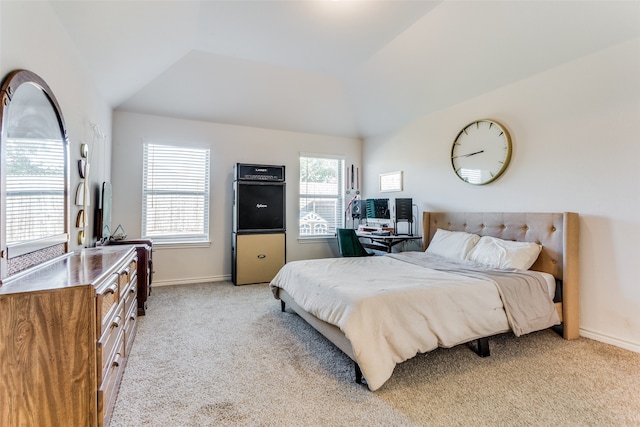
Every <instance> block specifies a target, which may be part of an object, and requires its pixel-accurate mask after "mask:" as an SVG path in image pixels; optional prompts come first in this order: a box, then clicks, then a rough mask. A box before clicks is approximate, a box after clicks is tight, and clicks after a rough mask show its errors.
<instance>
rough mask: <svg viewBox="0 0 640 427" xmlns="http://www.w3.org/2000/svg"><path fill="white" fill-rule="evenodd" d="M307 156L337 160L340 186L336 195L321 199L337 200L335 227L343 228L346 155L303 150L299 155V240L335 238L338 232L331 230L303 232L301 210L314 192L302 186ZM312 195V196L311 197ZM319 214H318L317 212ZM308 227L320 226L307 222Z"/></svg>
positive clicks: (325, 196) (315, 227) (344, 221)
mask: <svg viewBox="0 0 640 427" xmlns="http://www.w3.org/2000/svg"><path fill="white" fill-rule="evenodd" d="M305 158H310V159H324V160H337V161H338V162H339V163H338V170H337V172H338V176H337V184H338V188H337V193H336V194H335V195H320V197H318V198H320V199H327V200H335V201H336V202H337V203H338V206H337V221H336V223H335V227H336V228H343V227H345V223H346V220H345V209H346V202H345V191H346V181H345V164H346V156H344V155H340V154H320V153H308V152H301V153H300V155H299V157H298V167H299V170H298V189H299V193H298V227H297V233H298V240H299V241H311V240H319V239H332V238H335V236H336V232H335V231H331V232H327V233H324V234H302V233H301V231H302V227H303V225H304V224H302V218H301V212H302V204H303V201H304V200H307V199H310V198H313V195H314V193H308V192H303V190H302V187H303V183H302V180H301V178H302V160H303V159H305ZM310 196H311V197H310ZM312 212H313V213H315V211H312ZM316 215H317V214H316ZM306 226H307V228H309V229H311V230H314V229H317V228H318V224H315V225H311V224H306ZM328 227H329V229H330V228H331V224H328Z"/></svg>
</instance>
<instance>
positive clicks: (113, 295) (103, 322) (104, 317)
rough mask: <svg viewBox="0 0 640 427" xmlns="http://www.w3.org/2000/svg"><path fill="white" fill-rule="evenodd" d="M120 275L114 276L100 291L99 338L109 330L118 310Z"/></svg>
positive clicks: (98, 312) (97, 302)
mask: <svg viewBox="0 0 640 427" xmlns="http://www.w3.org/2000/svg"><path fill="white" fill-rule="evenodd" d="M118 280H119V276H118V274H112V275H111V276H110V277H109V280H107V281H106V282H105V285H104V286H100V288H99V289H98V297H97V298H96V314H97V318H98V322H97V325H98V331H97V334H96V335H97V336H99V337H101V336H102V335H103V334H104V332H105V331H106V330H107V329H109V327H110V325H111V322H112V320H113V317H114V315H115V312H116V310H117V308H118V302H119V296H120V286H119V283H118Z"/></svg>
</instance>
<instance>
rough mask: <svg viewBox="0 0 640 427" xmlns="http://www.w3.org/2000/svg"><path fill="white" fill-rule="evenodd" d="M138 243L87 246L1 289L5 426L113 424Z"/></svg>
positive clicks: (132, 329)
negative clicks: (99, 246)
mask: <svg viewBox="0 0 640 427" xmlns="http://www.w3.org/2000/svg"><path fill="white" fill-rule="evenodd" d="M137 264H138V258H137V255H136V251H135V249H134V247H133V246H113V247H102V248H92V249H85V250H81V251H78V252H73V253H70V254H67V255H65V256H62V257H60V258H59V259H56V260H52V261H50V262H48V263H45V264H43V265H42V266H39V267H34V268H32V269H30V270H27V271H25V272H23V273H21V274H18V275H15V276H13V277H11V278H9V279H7V280H5V281H4V283H3V284H2V287H0V366H2V369H1V371H0V372H1V376H2V387H0V425H3V426H14V425H15V426H17V425H34V426H56V425H57V426H62V425H68V426H102V425H108V424H109V418H110V416H111V413H112V411H113V407H114V404H115V401H116V396H117V393H118V387H119V384H120V380H121V378H122V374H123V372H124V368H125V364H126V361H127V358H128V356H129V353H130V351H131V347H132V345H133V339H134V336H135V333H136V327H137V314H138V313H137V298H136V293H137V271H138V268H137Z"/></svg>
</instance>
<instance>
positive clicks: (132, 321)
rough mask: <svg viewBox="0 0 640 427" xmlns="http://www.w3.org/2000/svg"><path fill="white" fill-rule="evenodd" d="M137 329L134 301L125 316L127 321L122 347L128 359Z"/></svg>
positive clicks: (136, 301)
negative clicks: (123, 346)
mask: <svg viewBox="0 0 640 427" xmlns="http://www.w3.org/2000/svg"><path fill="white" fill-rule="evenodd" d="M137 329H138V300H137V299H134V300H133V301H132V304H131V306H130V309H129V314H128V315H127V320H126V322H125V325H124V345H125V352H124V354H125V356H126V357H129V354H131V347H132V346H133V338H134V337H135V336H136V331H137Z"/></svg>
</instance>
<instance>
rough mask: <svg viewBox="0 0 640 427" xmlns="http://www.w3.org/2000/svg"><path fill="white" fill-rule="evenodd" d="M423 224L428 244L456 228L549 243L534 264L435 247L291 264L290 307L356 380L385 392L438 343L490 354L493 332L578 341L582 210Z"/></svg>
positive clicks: (283, 275) (280, 292)
mask: <svg viewBox="0 0 640 427" xmlns="http://www.w3.org/2000/svg"><path fill="white" fill-rule="evenodd" d="M422 229H423V234H424V239H423V247H422V249H423V251H425V250H426V249H427V248H428V247H429V245H430V242H431V241H432V239H434V236H436V240H437V239H439V238H440V237H441V236H442V235H443V233H450V232H453V233H450V234H459V235H462V234H465V233H469V234H472V235H474V236H480V237H483V236H491V237H486V239H492V238H497V239H499V240H500V241H507V242H535V243H537V244H539V246H540V247H541V249H540V252H539V255H537V258H533V259H535V262H534V263H533V265H532V266H531V267H530V268H529V270H527V271H522V270H515V269H510V270H508V271H506V272H505V271H502V270H496V269H491V268H490V269H484V268H479V266H478V265H476V264H474V263H469V262H466V261H465V262H463V263H462V264H464V265H462V266H461V265H457V262H458V261H457V260H450V259H447V258H442V257H439V256H438V255H433V254H429V253H428V252H429V251H427V253H424V252H407V253H401V254H388V255H386V256H377V257H362V258H329V259H322V260H305V261H294V262H290V263H287V264H286V265H285V266H284V267H283V268H282V269H281V270H280V271H279V272H278V274H277V275H276V277H275V278H274V279H273V280H272V281H271V290H272V291H273V295H274V296H275V297H276V298H277V299H279V300H280V301H281V309H282V311H283V312H284V311H285V309H286V308H289V309H290V310H293V311H294V312H295V313H297V314H298V315H299V316H300V317H302V318H303V319H305V320H306V321H307V322H308V323H309V324H310V325H311V326H312V327H314V328H315V329H316V330H317V331H318V332H320V333H321V334H322V335H324V336H325V337H326V338H327V339H329V340H330V341H331V342H332V343H334V344H335V345H336V346H337V347H338V348H339V349H340V350H342V351H343V352H344V353H345V354H346V355H348V356H349V357H350V358H351V359H352V360H353V361H354V372H355V380H356V382H359V383H363V377H364V379H365V380H366V384H367V386H368V387H369V389H370V390H372V391H374V390H377V389H378V388H380V387H381V386H382V385H383V384H384V383H385V382H386V381H387V380H388V379H389V378H390V377H391V375H392V373H393V370H394V368H395V366H396V365H397V364H398V363H401V362H403V361H405V360H408V359H409V358H411V357H413V356H415V355H416V354H418V353H425V352H428V351H431V350H433V349H434V348H437V347H445V348H448V347H453V346H455V345H460V344H467V345H469V346H470V347H471V348H472V349H473V350H474V351H475V352H476V353H477V354H478V355H479V356H482V357H486V356H489V355H490V350H489V338H490V337H491V336H495V335H498V334H502V333H506V332H511V333H514V334H515V335H516V336H521V335H526V334H527V333H530V332H533V331H536V330H541V329H546V328H553V329H554V330H556V331H558V332H559V333H560V334H561V335H562V336H563V337H564V338H565V339H575V338H578V336H579V324H578V215H577V214H575V213H447V212H425V213H424V214H423V227H422ZM443 230H444V231H443ZM484 240H485V239H483V241H484ZM494 240H496V239H494ZM474 244H475V242H474ZM435 246H436V243H435V240H434V244H433V245H432V247H435ZM477 246H478V247H479V246H480V245H477ZM454 264H455V265H454ZM536 272H541V273H542V274H538V273H536ZM543 282H544V285H543ZM543 288H544V289H543ZM516 293H519V294H521V295H518V296H516V295H514V294H516ZM545 293H546V294H545ZM513 298H516V299H513ZM529 301H530V302H531V308H529V304H530V303H529Z"/></svg>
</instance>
